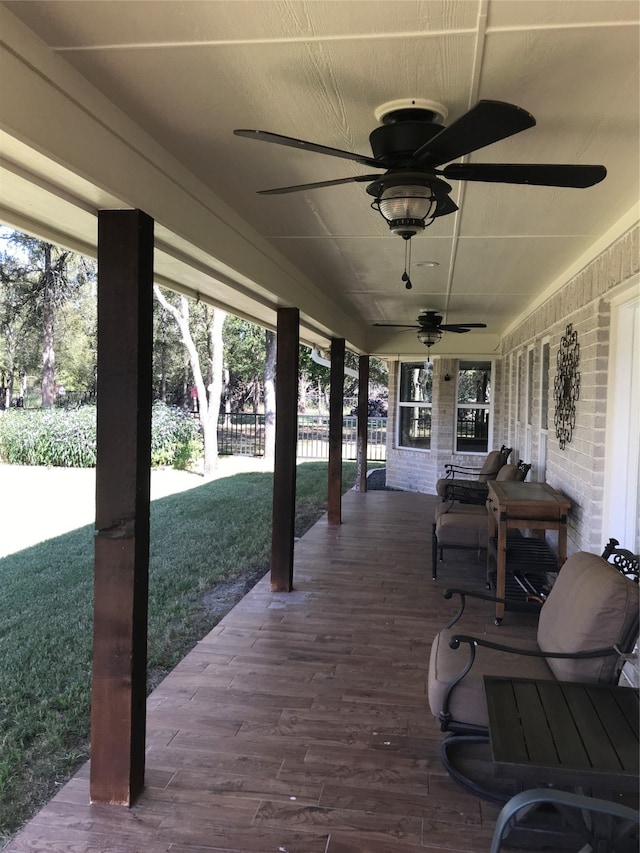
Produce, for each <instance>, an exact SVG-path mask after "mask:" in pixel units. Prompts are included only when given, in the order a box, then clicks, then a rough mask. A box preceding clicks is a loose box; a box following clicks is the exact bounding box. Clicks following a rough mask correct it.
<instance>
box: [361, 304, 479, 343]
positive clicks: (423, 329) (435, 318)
mask: <svg viewBox="0 0 640 853" xmlns="http://www.w3.org/2000/svg"><path fill="white" fill-rule="evenodd" d="M416 322H417V323H418V325H417V326H407V325H405V324H399V323H374V324H373V325H374V326H384V327H386V328H389V329H418V340H419V341H420V343H421V344H424V345H425V346H426V347H432V346H433V345H434V344H437V343H438V341H439V340H441V339H442V333H443V332H456V333H457V334H462V333H463V332H469V331H471V329H486V328H487V324H486V323H443V322H442V315H441V314H438V313H437V311H430V310H425V311H423V312H422V314H420V316H419V317H418V318H417V320H416Z"/></svg>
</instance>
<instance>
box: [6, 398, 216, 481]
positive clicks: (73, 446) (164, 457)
mask: <svg viewBox="0 0 640 853" xmlns="http://www.w3.org/2000/svg"><path fill="white" fill-rule="evenodd" d="M201 455H202V440H201V438H200V436H199V434H198V430H197V427H196V425H195V423H194V421H193V419H192V418H190V417H189V416H188V415H187V414H185V413H184V412H183V411H182V410H181V409H177V408H174V407H171V406H166V405H164V403H159V402H158V403H155V404H154V406H153V412H152V429H151V465H152V466H153V467H157V466H161V465H162V466H165V465H166V466H169V465H172V466H174V467H176V468H182V469H184V468H186V467H188V465H189V464H190V463H191V462H193V461H194V460H195V459H197V458H199V457H200V456H201ZM0 459H2V461H3V462H8V463H9V464H11V465H48V466H52V467H59V468H60V467H62V468H92V467H93V466H95V464H96V408H95V406H82V407H81V408H80V409H76V410H65V409H28V410H27V409H11V410H10V411H6V412H3V413H2V415H1V416H0Z"/></svg>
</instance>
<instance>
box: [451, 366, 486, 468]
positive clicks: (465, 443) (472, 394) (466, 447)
mask: <svg viewBox="0 0 640 853" xmlns="http://www.w3.org/2000/svg"><path fill="white" fill-rule="evenodd" d="M490 413H491V362H490V361H461V362H460V363H459V367H458V394H457V404H456V450H457V451H458V453H486V452H487V450H488V449H489V416H490Z"/></svg>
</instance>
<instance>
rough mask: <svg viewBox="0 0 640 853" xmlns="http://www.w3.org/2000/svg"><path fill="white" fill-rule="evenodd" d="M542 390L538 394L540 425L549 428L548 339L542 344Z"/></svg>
mask: <svg viewBox="0 0 640 853" xmlns="http://www.w3.org/2000/svg"><path fill="white" fill-rule="evenodd" d="M541 377H542V391H541V394H540V427H541V428H542V429H548V428H549V341H545V343H543V344H542V369H541Z"/></svg>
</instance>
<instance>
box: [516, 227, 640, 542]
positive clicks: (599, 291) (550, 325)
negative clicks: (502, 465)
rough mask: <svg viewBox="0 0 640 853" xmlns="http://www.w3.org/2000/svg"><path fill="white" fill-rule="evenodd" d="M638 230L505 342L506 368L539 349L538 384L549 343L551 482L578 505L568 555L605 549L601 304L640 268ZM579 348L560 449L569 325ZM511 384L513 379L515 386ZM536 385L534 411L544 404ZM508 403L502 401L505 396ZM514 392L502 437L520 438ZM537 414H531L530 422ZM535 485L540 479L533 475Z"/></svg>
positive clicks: (604, 324) (605, 342) (605, 344)
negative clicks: (557, 410)
mask: <svg viewBox="0 0 640 853" xmlns="http://www.w3.org/2000/svg"><path fill="white" fill-rule="evenodd" d="M639 249H640V228H639V227H638V226H635V227H634V228H633V229H631V230H630V231H628V232H627V233H626V234H625V235H623V236H622V237H621V238H620V239H619V240H617V241H616V242H615V243H614V244H612V245H611V246H610V247H609V248H608V249H607V250H606V251H605V252H603V253H602V254H601V255H600V256H599V257H598V258H596V259H595V260H594V261H593V262H592V263H590V264H589V265H588V266H587V267H585V269H583V270H582V271H581V272H580V273H578V274H577V275H576V276H575V277H574V278H572V279H571V280H570V281H568V282H567V284H566V285H564V287H562V288H561V289H560V290H559V291H557V292H556V293H555V294H554V295H553V296H552V297H550V298H549V299H548V300H547V302H545V303H544V304H543V305H542V306H540V308H538V309H537V310H536V311H534V312H533V313H532V314H531V315H530V316H529V317H527V319H526V320H525V321H524V322H523V323H521V324H520V325H519V326H518V327H517V328H515V329H514V330H513V331H512V332H511V333H510V334H509V335H508V336H507V337H505V338H504V339H503V341H502V357H503V362H508V361H509V360H512V361H513V362H514V363H517V359H518V356H519V355H520V354H521V353H523V352H525V353H526V351H527V349H528V347H529V346H531V345H533V346H534V379H535V378H537V379H538V381H539V377H540V357H541V347H540V344H541V342H542V340H543V339H544V338H545V337H548V338H549V340H550V364H549V383H550V388H549V408H548V412H547V416H548V421H549V435H548V449H547V465H546V477H545V479H546V481H547V482H548V483H550V484H551V485H553V486H556V487H557V488H559V489H561V490H562V491H563V492H564V494H566V495H567V497H569V498H570V499H571V501H572V503H573V507H572V510H571V513H570V517H569V532H568V536H569V543H568V551H569V553H572V552H573V551H577V550H586V551H593V552H596V553H597V552H599V551H600V550H601V549H602V544H603V543H602V510H603V499H604V469H605V413H606V403H607V371H608V357H609V325H610V307H609V303H608V301H606V300H605V299H604V297H605V296H606V295H607V293H608V292H609V291H610V290H611V289H612V288H614V287H615V286H616V285H618V284H620V283H621V282H624V281H626V280H627V279H629V278H631V276H632V275H634V274H636V273H637V272H638V270H639V268H640V251H639ZM569 323H571V324H572V326H573V330H574V331H575V332H577V336H578V343H579V344H580V363H579V368H578V369H579V371H580V396H579V399H578V401H577V403H576V424H575V429H574V431H573V436H572V438H571V441H570V442H569V443H568V444H567V445H566V447H565V449H564V450H561V449H560V447H559V443H558V440H557V438H556V434H555V428H554V422H553V417H554V399H553V379H554V377H555V375H556V371H557V355H558V350H559V348H560V343H561V339H562V336H563V335H564V334H565V331H566V327H567V324H569ZM513 381H514V379H513V377H512V382H513ZM537 390H538V387H537V386H534V395H533V399H534V404H536V405H537V401H538V400H539V399H540V396H539V394H538V393H536V392H537ZM503 400H504V395H503ZM516 416H517V413H516V412H515V393H512V394H511V399H510V401H509V410H508V411H505V412H504V413H503V421H504V424H505V430H508V431H509V434H510V435H512V436H513V435H515V421H516ZM539 417H540V412H539V411H534V418H533V423H534V424H537V423H539ZM533 438H534V445H533V454H532V455H533V457H534V459H536V458H537V448H538V444H537V443H536V442H537V441H538V440H539V431H537V430H535V429H534V431H533ZM532 473H533V474H534V478H535V472H532Z"/></svg>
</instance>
